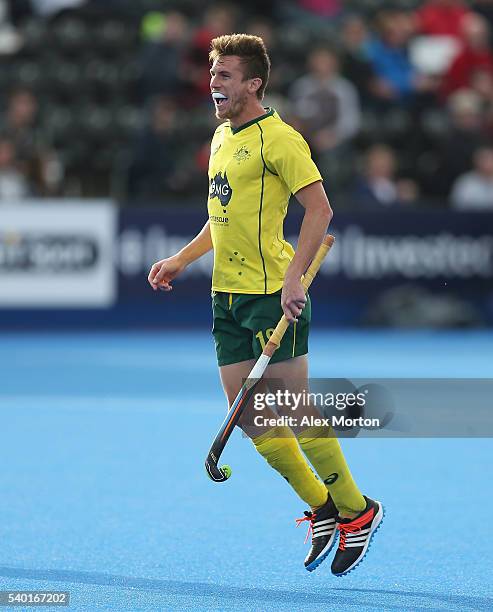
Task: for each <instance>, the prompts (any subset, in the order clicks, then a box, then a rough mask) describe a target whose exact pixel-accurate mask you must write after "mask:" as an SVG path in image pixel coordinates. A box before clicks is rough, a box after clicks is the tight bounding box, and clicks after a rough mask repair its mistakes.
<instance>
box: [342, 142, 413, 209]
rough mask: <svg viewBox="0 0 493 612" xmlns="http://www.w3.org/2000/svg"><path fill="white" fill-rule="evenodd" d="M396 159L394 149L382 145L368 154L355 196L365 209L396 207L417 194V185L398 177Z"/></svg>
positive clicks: (355, 199)
mask: <svg viewBox="0 0 493 612" xmlns="http://www.w3.org/2000/svg"><path fill="white" fill-rule="evenodd" d="M396 170H397V158H396V156H395V153H394V151H393V150H392V149H391V148H390V147H387V146H386V145H383V144H377V145H374V146H372V147H371V148H370V149H369V150H368V151H367V152H366V155H365V158H364V168H363V173H362V175H361V176H360V177H359V178H358V179H357V180H356V182H355V184H354V187H353V190H352V197H353V199H354V203H355V204H357V205H359V206H364V207H366V208H371V207H373V208H377V207H380V208H381V207H386V206H394V205H396V204H399V203H401V201H400V199H399V197H400V196H402V195H404V198H405V199H406V201H407V202H409V201H414V199H415V198H416V197H417V187H416V185H415V184H414V183H413V181H411V180H410V179H406V182H401V184H400V187H399V184H398V181H397V180H396Z"/></svg>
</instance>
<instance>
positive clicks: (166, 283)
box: [147, 221, 212, 291]
mask: <svg viewBox="0 0 493 612" xmlns="http://www.w3.org/2000/svg"><path fill="white" fill-rule="evenodd" d="M211 249H212V239H211V230H210V227H209V221H207V223H206V224H205V225H204V227H203V228H202V229H201V230H200V232H199V233H198V234H197V236H195V238H194V239H193V240H191V241H190V242H189V243H188V244H187V245H186V246H184V247H183V249H181V251H178V253H176V254H175V255H173V256H172V257H167V258H166V259H161V260H160V261H157V262H156V263H155V264H154V265H153V266H152V267H151V270H150V272H149V276H148V277H147V280H148V281H149V284H150V285H151V287H152V288H153V289H154V291H156V290H157V289H161V290H162V291H171V289H172V288H173V287H172V285H171V281H172V280H174V279H175V278H176V277H177V276H179V275H180V274H181V273H182V272H183V270H184V269H185V268H186V267H187V266H188V265H190V264H191V263H192V262H194V261H195V260H196V259H199V258H200V257H202V255H205V254H206V253H207V252H209V251H210V250H211Z"/></svg>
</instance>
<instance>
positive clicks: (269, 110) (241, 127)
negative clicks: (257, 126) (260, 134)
mask: <svg viewBox="0 0 493 612" xmlns="http://www.w3.org/2000/svg"><path fill="white" fill-rule="evenodd" d="M265 110H266V111H267V112H266V113H265V115H260V117H256V118H255V119H252V120H251V121H247V122H246V123H244V124H243V125H240V126H239V127H237V128H233V127H232V128H231V132H232V134H238V132H241V130H244V129H246V128H247V127H250V126H251V125H253V124H254V123H258V122H259V121H262V119H267V117H272V115H273V114H274V113H275V109H273V108H266V109H265ZM230 127H231V126H230Z"/></svg>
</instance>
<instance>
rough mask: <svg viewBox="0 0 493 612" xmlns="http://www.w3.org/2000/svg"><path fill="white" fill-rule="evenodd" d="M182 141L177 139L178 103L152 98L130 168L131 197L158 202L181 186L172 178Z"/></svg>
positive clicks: (129, 190) (161, 98)
mask: <svg viewBox="0 0 493 612" xmlns="http://www.w3.org/2000/svg"><path fill="white" fill-rule="evenodd" d="M181 144H182V143H181V141H180V140H179V138H177V107H176V103H175V102H174V101H173V100H172V99H170V98H166V97H160V98H156V99H155V100H153V101H152V104H151V110H150V120H149V123H148V125H146V126H145V127H144V128H143V130H142V131H141V133H140V134H139V135H138V136H137V140H136V143H135V146H134V151H133V154H132V159H131V162H130V166H129V170H128V196H129V197H130V198H135V199H146V198H147V199H148V200H150V201H156V200H159V199H162V198H163V196H164V195H166V194H167V193H169V192H170V191H171V192H172V191H174V190H175V189H176V188H177V187H178V185H174V183H173V180H174V177H175V175H176V170H177V162H178V160H177V156H178V153H179V150H178V149H179V147H180V145H181Z"/></svg>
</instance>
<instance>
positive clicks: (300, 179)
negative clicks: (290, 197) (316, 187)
mask: <svg viewBox="0 0 493 612" xmlns="http://www.w3.org/2000/svg"><path fill="white" fill-rule="evenodd" d="M264 162H265V164H266V166H267V168H268V170H270V171H271V172H275V173H276V174H277V175H279V177H280V178H281V179H282V180H283V181H284V183H285V184H286V185H287V187H288V189H289V190H290V192H291V193H296V192H297V191H299V190H300V189H302V188H303V187H306V186H307V185H311V184H312V183H315V182H316V181H321V180H323V179H322V176H321V174H320V172H319V170H318V168H317V166H316V165H315V162H314V161H313V159H312V158H311V154H310V147H309V146H308V144H307V142H306V140H305V139H304V138H303V136H302V135H301V134H300V133H299V132H297V131H296V130H292V129H290V130H283V131H280V132H279V133H278V134H273V135H272V136H271V138H270V139H269V141H268V142H267V143H266V147H265V156H264Z"/></svg>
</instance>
